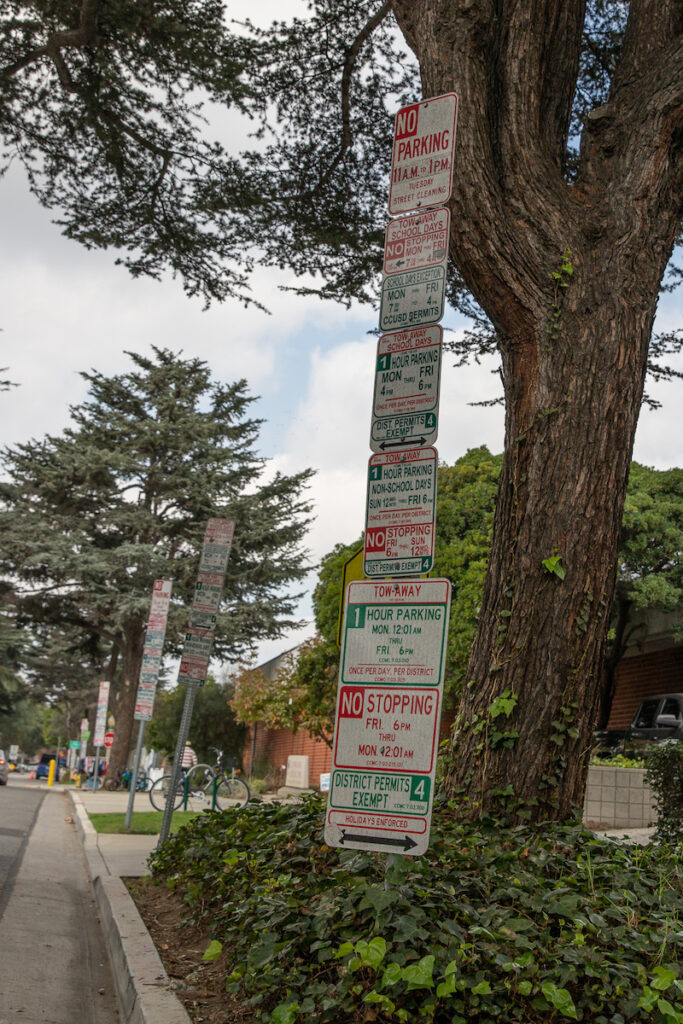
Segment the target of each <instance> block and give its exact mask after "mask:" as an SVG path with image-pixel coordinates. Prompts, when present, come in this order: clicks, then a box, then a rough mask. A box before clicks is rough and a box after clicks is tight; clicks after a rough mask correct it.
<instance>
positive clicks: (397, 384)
mask: <svg viewBox="0 0 683 1024" xmlns="http://www.w3.org/2000/svg"><path fill="white" fill-rule="evenodd" d="M441 349H442V330H441V328H440V327H436V326H435V327H418V328H415V329H414V330H411V331H397V332H396V333H394V334H385V335H383V336H382V337H381V338H380V339H379V342H378V343H377V362H376V364H375V391H374V396H373V402H372V425H371V428H370V447H371V449H372V450H373V452H384V451H390V450H391V449H399V448H411V447H412V448H415V447H417V448H424V447H425V446H427V445H430V444H433V443H434V441H436V437H437V432H438V421H439V385H440V381H441Z"/></svg>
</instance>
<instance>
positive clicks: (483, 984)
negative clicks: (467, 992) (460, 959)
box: [472, 979, 492, 996]
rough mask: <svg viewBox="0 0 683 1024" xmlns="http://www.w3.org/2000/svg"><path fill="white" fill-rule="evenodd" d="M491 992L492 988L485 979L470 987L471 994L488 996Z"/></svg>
mask: <svg viewBox="0 0 683 1024" xmlns="http://www.w3.org/2000/svg"><path fill="white" fill-rule="evenodd" d="M491 992H492V988H491V986H490V985H489V983H488V981H486V979H484V981H480V982H479V984H478V985H475V986H474V988H473V989H472V995H473V996H490V995H491Z"/></svg>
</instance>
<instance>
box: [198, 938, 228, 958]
mask: <svg viewBox="0 0 683 1024" xmlns="http://www.w3.org/2000/svg"><path fill="white" fill-rule="evenodd" d="M222 952H223V943H222V942H218V941H217V940H216V939H213V940H212V941H211V942H210V943H209V945H208V946H207V947H206V949H205V951H204V956H203V957H202V960H218V957H219V956H220V955H221V953H222Z"/></svg>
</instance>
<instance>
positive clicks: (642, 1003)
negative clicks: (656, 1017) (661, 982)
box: [638, 985, 658, 1013]
mask: <svg viewBox="0 0 683 1024" xmlns="http://www.w3.org/2000/svg"><path fill="white" fill-rule="evenodd" d="M657 998H658V997H657V993H656V992H654V991H653V990H652V989H651V988H650V986H649V985H645V987H644V988H643V994H642V995H641V997H640V999H639V1000H638V1007H639V1009H641V1010H647V1012H648V1013H649V1012H650V1010H652V1009H654V1006H655V1003H656V1002H657Z"/></svg>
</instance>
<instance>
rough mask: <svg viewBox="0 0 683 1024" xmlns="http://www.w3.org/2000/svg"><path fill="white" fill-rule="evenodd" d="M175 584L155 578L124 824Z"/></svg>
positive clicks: (132, 799) (127, 823)
mask: <svg viewBox="0 0 683 1024" xmlns="http://www.w3.org/2000/svg"><path fill="white" fill-rule="evenodd" d="M172 587H173V584H172V582H171V581H170V580H155V582H154V587H153V589H152V603H151V605H150V609H149V619H148V620H147V632H146V634H145V646H144V648H143V651H142V666H141V668H140V681H139V683H138V693H137V700H136V702H135V714H134V715H133V717H134V718H136V719H137V720H138V721H139V722H140V728H139V730H138V741H137V744H136V747H135V759H134V761H133V772H132V774H131V777H130V792H129V794H128V806H127V807H126V817H125V819H124V828H130V826H131V824H132V821H133V804H134V802H135V791H136V789H137V784H138V775H139V774H140V758H141V756H142V743H143V740H144V736H145V725H146V723H147V722H148V721H149V720H150V718H151V717H152V711H153V710H154V695H155V693H156V687H157V679H158V677H159V671H160V669H161V659H162V655H163V647H164V637H165V636H166V623H167V621H168V608H169V605H170V603H171V589H172Z"/></svg>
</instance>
